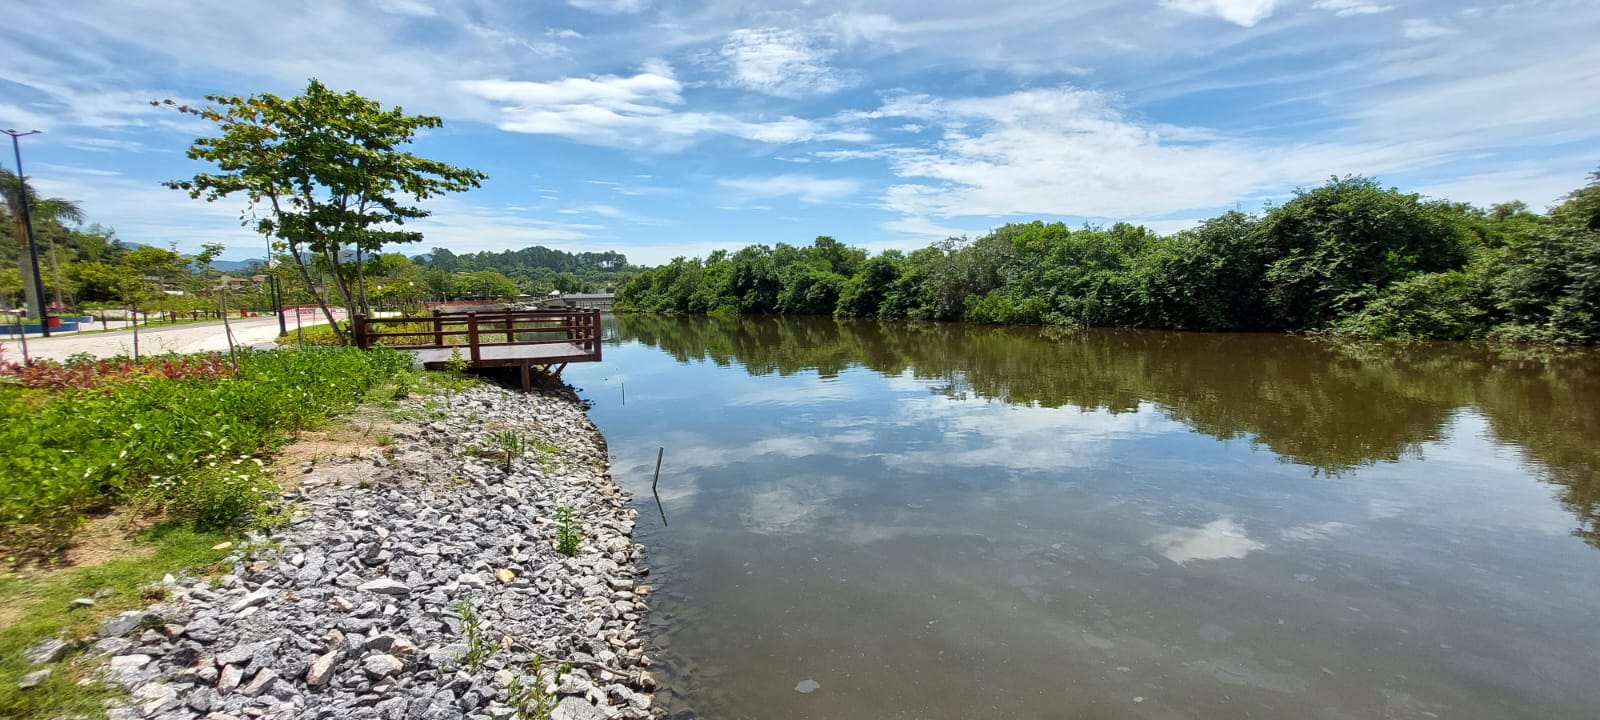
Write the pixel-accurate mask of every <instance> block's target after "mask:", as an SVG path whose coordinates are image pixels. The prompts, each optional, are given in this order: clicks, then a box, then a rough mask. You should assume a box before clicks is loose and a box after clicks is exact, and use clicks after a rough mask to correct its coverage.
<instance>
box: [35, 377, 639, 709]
mask: <svg viewBox="0 0 1600 720" xmlns="http://www.w3.org/2000/svg"><path fill="white" fill-rule="evenodd" d="M398 405H399V406H398V407H397V408H390V410H389V412H388V413H387V414H388V416H389V418H390V420H389V421H388V423H387V424H388V427H386V428H383V429H382V431H381V432H380V434H378V435H377V438H378V443H377V448H375V449H374V450H375V451H373V452H348V453H345V454H343V455H336V456H328V455H323V454H313V456H312V457H310V458H308V459H307V460H306V461H305V463H304V465H303V466H300V467H298V468H296V470H297V474H298V475H299V478H298V481H297V482H295V483H293V485H292V487H290V488H289V489H288V490H286V492H285V494H284V499H285V500H286V501H288V513H289V520H288V521H287V522H286V523H285V524H283V525H282V526H281V527H279V528H277V529H276V530H274V531H272V532H271V533H270V534H265V533H262V534H255V535H253V536H252V537H251V539H250V540H249V541H247V542H244V543H241V545H240V547H239V548H238V549H237V551H236V552H235V553H234V554H233V555H232V556H230V558H229V559H228V560H227V561H225V562H224V563H222V565H221V567H220V572H218V573H217V574H214V575H211V576H209V577H205V576H194V577H178V578H169V579H168V580H167V581H165V582H164V583H163V587H162V588H161V593H160V594H161V595H163V596H164V600H162V601H161V602H159V603H157V604H154V605H151V606H149V607H147V608H145V609H142V610H133V611H128V612H125V613H122V614H120V615H116V616H113V617H111V618H109V619H107V620H105V621H104V623H103V624H102V625H101V626H100V632H99V633H97V634H96V635H95V636H94V637H89V638H78V639H74V638H62V639H61V642H62V643H64V645H63V646H57V645H54V644H51V643H45V644H42V645H40V646H39V647H38V648H37V650H38V653H36V654H35V658H38V659H45V660H52V661H50V662H45V663H43V664H40V665H39V669H40V670H50V671H51V672H73V671H74V670H82V669H86V668H98V669H99V672H100V674H101V676H102V677H104V678H106V680H107V681H108V682H110V683H111V684H113V685H116V686H120V687H121V688H124V689H126V690H127V691H128V695H127V696H126V697H125V698H123V699H121V700H118V701H114V702H115V703H116V704H115V705H114V706H113V707H111V709H110V711H109V713H108V714H109V716H110V717H111V718H113V720H119V719H126V718H186V719H187V718H202V717H208V718H214V719H217V720H226V719H227V718H230V717H231V718H245V717H272V718H302V717H304V718H312V717H325V716H329V715H331V714H340V715H344V716H347V717H351V718H386V719H394V720H398V719H400V718H455V717H474V718H495V719H497V720H498V719H503V718H512V717H516V718H543V717H549V718H564V719H567V720H574V719H580V718H600V717H611V718H647V717H650V707H651V698H650V695H649V693H648V690H649V689H650V688H651V687H652V686H653V680H652V678H651V677H650V675H649V673H648V671H647V668H648V666H649V663H650V661H649V659H648V658H647V657H646V656H645V653H644V642H643V639H642V638H640V637H639V636H638V622H639V619H640V614H641V613H642V612H643V611H644V609H645V607H644V602H643V600H644V597H645V596H646V595H647V594H648V592H649V588H648V587H647V586H643V585H640V584H639V582H640V578H641V577H642V576H643V575H644V574H645V571H644V570H642V569H641V568H639V567H638V566H637V565H636V562H637V561H638V560H639V558H640V557H641V555H642V552H643V549H642V548H641V547H639V546H637V545H635V544H634V543H633V542H632V540H631V534H632V529H633V517H634V514H635V513H634V511H633V510H631V509H629V508H628V496H627V494H626V493H625V492H623V491H621V490H619V489H618V488H617V487H616V486H615V485H613V484H612V483H611V481H610V478H609V476H608V474H607V458H606V452H605V444H604V440H603V438H601V436H600V435H599V433H598V431H597V430H596V429H595V427H594V425H593V424H592V423H590V422H589V420H588V418H587V416H586V415H585V414H584V409H583V406H582V405H581V403H580V402H579V401H577V400H575V399H572V398H570V397H569V396H567V395H563V394H558V393H544V394H540V393H535V394H528V395H523V394H518V393H511V392H508V391H505V390H502V389H499V388H495V387H490V386H486V385H476V386H473V387H471V388H469V389H466V390H464V391H461V392H456V393H453V394H450V395H435V396H427V397H414V398H410V399H406V400H403V401H400V402H399V404H398ZM508 448H509V449H510V450H511V455H512V457H511V462H510V468H509V472H508V471H507V463H506V450H507V449H508ZM294 452H295V449H294V447H293V446H291V447H290V448H288V449H287V450H286V454H285V455H284V457H285V458H294V457H295V455H294ZM300 470H303V472H299V471H300ZM564 541H569V542H575V544H576V547H575V548H572V547H566V548H563V547H561V546H562V545H563V544H564ZM562 549H570V550H573V554H572V555H571V556H568V555H565V554H563V553H562V552H560V550H562ZM80 641H81V642H82V644H84V645H87V649H86V650H85V651H84V652H83V654H82V655H81V656H79V659H77V660H75V661H74V660H66V661H64V662H55V661H53V660H59V659H60V658H55V657H54V656H56V655H58V654H59V655H70V654H71V653H72V652H73V647H74V646H75V645H77V644H78V643H79V642H80ZM58 647H64V648H65V649H56V648H58ZM66 663H73V666H72V667H66V668H63V667H61V665H62V664H66ZM7 690H10V689H9V688H8V689H7ZM21 692H27V691H26V690H23V691H21Z"/></svg>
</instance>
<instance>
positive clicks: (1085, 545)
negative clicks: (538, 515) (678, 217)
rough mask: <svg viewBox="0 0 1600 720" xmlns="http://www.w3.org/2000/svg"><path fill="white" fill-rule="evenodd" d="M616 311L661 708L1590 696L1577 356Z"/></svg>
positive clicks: (1427, 708) (1312, 705)
mask: <svg viewBox="0 0 1600 720" xmlns="http://www.w3.org/2000/svg"><path fill="white" fill-rule="evenodd" d="M607 323H608V324H607V335H608V337H609V341H608V344H607V345H606V347H605V361H604V362H603V363H597V364H592V365H582V366H579V365H575V366H572V367H571V368H569V369H568V371H567V378H568V380H570V381H571V382H572V383H573V384H575V385H577V386H579V387H580V388H582V395H583V396H584V397H585V398H587V399H589V400H590V401H592V402H593V404H594V407H593V410H592V412H591V415H592V417H593V418H594V420H595V422H596V423H597V424H598V425H599V427H600V429H601V430H602V431H603V432H604V433H605V435H606V437H607V439H608V441H609V443H610V447H611V453H612V469H613V473H614V475H615V478H616V480H617V481H618V482H619V483H620V484H621V485H623V486H624V487H626V488H628V489H629V490H631V491H632V492H633V493H634V494H635V501H636V505H637V507H638V509H639V511H640V518H639V521H640V524H639V532H638V539H639V540H640V542H643V543H644V544H646V545H647V546H649V548H650V555H649V557H648V560H647V564H648V565H649V566H650V567H651V568H652V569H653V575H652V581H653V582H654V584H655V587H656V592H655V594H654V595H653V596H652V602H651V606H652V610H651V612H650V613H649V615H648V620H649V622H650V623H651V624H652V625H653V628H652V629H651V631H650V636H651V637H652V639H653V641H654V642H655V643H656V647H655V649H654V650H653V652H652V655H653V657H654V658H655V659H656V661H657V665H656V668H655V669H656V671H657V674H658V677H659V679H660V680H661V682H662V685H663V690H662V691H661V692H660V693H658V695H657V701H658V702H659V703H661V704H662V705H663V706H664V707H665V708H666V709H667V710H668V712H669V716H670V717H673V718H716V719H719V720H721V719H730V720H736V719H740V718H751V719H762V720H782V719H788V718H809V719H813V720H856V719H861V720H867V719H873V720H881V719H885V718H922V719H930V720H939V719H943V718H952V719H954V718H962V719H970V718H1028V719H1032V718H1040V719H1043V718H1240V717H1260V718H1322V719H1326V720H1337V719H1342V718H1377V717H1384V718H1595V717H1600V682H1597V680H1600V669H1597V668H1600V665H1597V662H1596V659H1597V657H1600V551H1597V549H1596V547H1597V546H1600V532H1597V529H1600V526H1597V515H1600V447H1597V446H1600V357H1597V356H1596V355H1594V354H1579V355H1552V354H1549V353H1544V352H1538V351H1519V352H1507V351H1491V350H1488V349H1484V348H1479V347H1475V346H1468V345H1454V344H1438V345H1423V346H1415V347H1410V348H1406V349H1403V350H1398V349H1393V348H1387V349H1385V348H1370V347H1368V348H1352V347H1333V346H1329V345H1325V344H1320V343H1316V342H1312V341H1307V340H1304V339H1298V338H1291V337H1282V336H1272V335H1206V334H1182V333H1161V332H1138V331H1102V330H1096V331H1081V332H1055V331H1050V330H1040V329H1036V328H1034V329H1015V328H991V327H982V326H967V325H961V324H938V325H926V326H912V325H907V324H890V323H885V324H881V325H880V324H878V323H874V322H845V321H837V322H836V321H834V320H832V319H738V320H734V321H719V320H714V319H707V318H670V317H654V316H619V317H616V318H608V320H607ZM658 447H664V448H666V452H665V462H664V464H663V465H662V469H661V478H660V484H659V496H660V505H659V508H658V505H657V503H656V501H655V499H654V498H653V497H652V495H651V490H650V482H651V472H652V470H653V468H654V463H655V457H656V448H658ZM663 515H664V516H665V517H664V519H665V522H664V521H663Z"/></svg>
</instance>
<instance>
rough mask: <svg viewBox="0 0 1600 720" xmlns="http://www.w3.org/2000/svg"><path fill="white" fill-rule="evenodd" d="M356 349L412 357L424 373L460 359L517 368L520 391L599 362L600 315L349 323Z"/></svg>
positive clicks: (479, 315)
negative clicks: (573, 366)
mask: <svg viewBox="0 0 1600 720" xmlns="http://www.w3.org/2000/svg"><path fill="white" fill-rule="evenodd" d="M351 321H352V322H351V324H352V327H353V329H354V333H355V339H356V344H357V345H358V346H360V347H361V348H363V349H370V348H373V347H377V346H384V347H389V348H393V349H395V350H401V351H404V352H409V353H411V355H412V356H413V357H414V358H416V361H417V362H418V363H419V364H421V365H422V367H424V368H427V369H429V370H441V369H444V368H445V367H447V364H448V363H449V362H450V360H451V358H453V357H457V356H459V357H460V358H461V359H462V360H464V361H466V362H467V364H468V366H469V367H472V368H475V369H488V368H517V369H518V372H519V373H520V377H521V380H522V389H523V390H528V389H531V388H532V386H533V376H534V373H536V372H537V373H539V374H547V373H548V374H551V375H556V376H559V375H560V374H561V371H562V370H563V369H565V368H566V366H567V364H568V363H575V362H598V361H599V360H600V333H601V330H600V311H599V310H592V309H583V308H570V309H561V310H500V311H494V312H467V313H446V312H440V311H438V310H435V311H434V313H433V315H431V316H424V317H402V318H369V317H366V316H365V315H356V316H355V317H353V318H351Z"/></svg>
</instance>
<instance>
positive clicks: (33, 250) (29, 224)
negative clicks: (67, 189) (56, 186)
mask: <svg viewBox="0 0 1600 720" xmlns="http://www.w3.org/2000/svg"><path fill="white" fill-rule="evenodd" d="M0 132H3V133H5V134H7V135H10V136H11V152H12V153H13V154H14V155H16V157H17V192H18V193H21V195H22V226H23V228H25V231H26V233H27V240H28V262H29V263H30V264H31V265H32V266H33V292H34V295H35V296H37V297H38V298H39V330H40V332H42V333H43V334H44V336H45V337H50V306H49V305H48V304H47V303H46V302H45V299H44V276H43V275H41V274H39V244H38V243H36V242H34V241H33V218H32V217H31V216H29V214H28V183H27V181H26V180H24V179H23V178H24V177H25V176H24V175H23V174H22V146H21V145H20V144H18V143H17V138H24V137H27V136H29V135H38V134H39V131H38V130H29V131H28V132H17V131H16V130H0Z"/></svg>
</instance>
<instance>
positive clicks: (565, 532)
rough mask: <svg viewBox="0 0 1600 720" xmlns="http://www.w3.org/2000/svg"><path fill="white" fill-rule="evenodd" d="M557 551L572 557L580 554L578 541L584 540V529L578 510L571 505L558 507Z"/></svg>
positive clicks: (556, 518)
mask: <svg viewBox="0 0 1600 720" xmlns="http://www.w3.org/2000/svg"><path fill="white" fill-rule="evenodd" d="M555 520H556V552H559V553H561V554H562V555H566V556H567V557H572V556H574V555H577V554H578V543H579V542H581V541H582V540H583V531H582V529H581V528H580V526H579V525H578V511H576V510H574V509H572V507H571V506H568V505H562V506H561V507H559V508H556V517H555Z"/></svg>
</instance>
